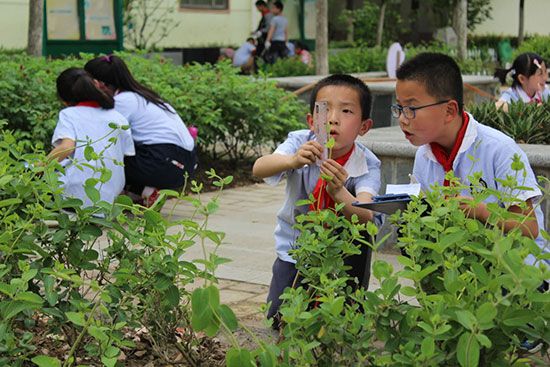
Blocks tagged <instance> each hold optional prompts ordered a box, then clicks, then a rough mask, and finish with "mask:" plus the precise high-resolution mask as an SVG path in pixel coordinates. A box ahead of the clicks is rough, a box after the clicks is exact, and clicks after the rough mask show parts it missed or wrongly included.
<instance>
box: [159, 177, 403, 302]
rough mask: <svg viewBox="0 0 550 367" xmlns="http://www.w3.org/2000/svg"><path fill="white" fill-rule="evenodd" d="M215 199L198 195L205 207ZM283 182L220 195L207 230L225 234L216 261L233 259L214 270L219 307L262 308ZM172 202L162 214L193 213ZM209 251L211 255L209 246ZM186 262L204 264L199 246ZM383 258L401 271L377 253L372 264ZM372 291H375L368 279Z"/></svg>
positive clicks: (391, 258) (391, 259) (392, 257)
mask: <svg viewBox="0 0 550 367" xmlns="http://www.w3.org/2000/svg"><path fill="white" fill-rule="evenodd" d="M214 195H216V193H212V192H210V193H204V194H202V195H201V199H202V200H203V202H206V201H207V200H209V199H210V198H212V197H213V196H214ZM283 198H284V182H283V183H282V184H280V185H278V186H275V187H272V186H268V185H266V184H255V185H251V186H244V187H238V188H229V189H226V190H224V191H223V192H222V194H221V196H220V200H219V210H218V211H217V212H216V213H215V214H213V215H211V216H210V218H209V222H208V228H209V229H210V230H214V231H220V232H224V233H225V234H226V236H225V239H224V240H223V244H222V246H220V248H219V249H218V255H219V256H222V257H226V258H229V259H231V260H232V261H231V262H230V263H227V264H223V265H221V266H220V267H219V268H218V272H217V274H216V275H217V277H218V278H219V279H222V280H224V281H222V282H221V283H220V288H221V297H222V301H224V302H226V303H228V304H238V303H239V302H243V301H244V302H252V303H258V304H259V303H262V302H264V301H265V298H266V294H267V289H268V287H267V286H269V282H270V280H271V265H272V264H273V261H274V260H275V249H274V240H273V230H274V229H275V220H276V214H277V211H278V210H279V208H280V207H281V205H282V203H283ZM174 204H175V202H174V201H168V202H167V203H166V205H165V206H164V208H163V211H162V212H163V214H164V215H169V214H170V212H172V213H173V214H172V215H173V216H174V217H175V218H189V217H190V216H191V215H192V213H193V207H192V206H191V205H190V204H189V203H187V202H180V203H178V204H177V205H176V206H175V207H174ZM206 247H207V249H208V250H213V249H214V246H213V244H212V243H207V246H206ZM185 258H187V259H189V260H191V259H198V258H202V249H201V247H200V246H193V247H191V248H190V249H189V250H188V252H187V253H186V255H185ZM376 258H381V259H384V260H386V261H389V262H391V263H392V264H393V265H394V268H395V269H397V268H400V265H399V264H398V263H397V261H396V259H395V255H392V254H385V253H379V254H374V255H373V260H374V259H376ZM370 286H371V287H378V284H376V282H375V280H374V279H372V277H371V284H370Z"/></svg>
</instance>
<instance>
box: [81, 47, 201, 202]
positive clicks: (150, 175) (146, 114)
mask: <svg viewBox="0 0 550 367" xmlns="http://www.w3.org/2000/svg"><path fill="white" fill-rule="evenodd" d="M84 68H85V69H86V71H88V72H89V73H90V74H92V76H93V77H94V78H96V79H97V80H99V81H100V82H101V85H102V87H103V88H104V89H105V90H106V91H108V92H109V93H111V94H112V95H114V99H115V110H117V111H118V112H120V113H121V114H122V115H123V116H124V117H126V119H127V120H128V122H129V123H130V127H131V129H132V136H133V138H134V142H135V144H136V155H135V157H127V158H126V159H125V160H124V166H125V167H124V172H125V173H126V184H127V190H128V191H129V192H132V193H134V194H136V195H140V196H141V197H142V199H143V202H144V205H145V206H148V207H150V206H152V205H153V204H154V203H155V201H156V200H157V199H158V191H159V189H173V190H177V189H179V188H181V187H182V186H183V185H184V182H185V173H188V174H189V175H191V174H192V173H193V172H194V170H195V162H196V156H195V151H194V147H195V142H194V140H193V137H192V136H191V134H190V132H189V130H188V129H187V127H186V126H185V124H184V123H183V121H182V120H181V118H180V117H179V116H178V114H177V113H176V111H175V110H174V108H173V107H172V106H170V105H169V104H168V103H166V102H165V101H164V100H162V98H161V97H160V96H159V95H158V94H157V93H156V92H154V91H153V90H151V89H149V88H147V87H145V86H144V85H142V84H140V83H139V82H138V81H137V80H135V79H134V77H133V76H132V74H131V73H130V70H129V69H128V66H126V63H125V62H124V61H123V60H122V59H121V58H120V57H118V56H114V55H110V56H101V57H97V58H95V59H92V60H90V61H88V62H87V63H86V65H85V66H84Z"/></svg>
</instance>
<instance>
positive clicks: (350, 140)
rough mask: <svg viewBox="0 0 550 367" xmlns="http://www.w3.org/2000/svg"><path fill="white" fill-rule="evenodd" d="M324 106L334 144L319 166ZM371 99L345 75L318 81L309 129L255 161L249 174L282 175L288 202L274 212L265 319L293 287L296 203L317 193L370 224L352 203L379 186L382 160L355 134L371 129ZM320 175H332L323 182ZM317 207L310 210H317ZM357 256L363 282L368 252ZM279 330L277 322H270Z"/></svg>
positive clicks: (271, 178)
mask: <svg viewBox="0 0 550 367" xmlns="http://www.w3.org/2000/svg"><path fill="white" fill-rule="evenodd" d="M319 101H326V102H328V116H327V119H328V123H329V124H330V136H331V137H332V138H334V140H335V144H334V147H333V149H332V159H327V160H325V161H324V162H323V163H322V165H321V167H319V166H318V165H317V164H315V162H316V161H317V160H318V159H320V158H321V157H322V152H323V147H322V146H321V145H320V144H319V143H318V142H316V141H315V135H314V133H313V117H312V113H313V108H314V106H315V102H319ZM370 110H371V95H370V92H369V89H368V88H367V86H366V85H365V84H364V83H363V82H362V81H361V80H359V79H357V78H354V77H352V76H349V75H332V76H329V77H327V78H325V79H323V80H321V81H320V82H319V83H317V85H316V86H315V88H314V89H313V91H312V94H311V100H310V111H311V113H310V114H308V115H307V123H308V126H309V129H308V130H298V131H293V132H291V133H289V135H288V138H287V139H286V140H285V141H284V142H283V143H282V144H281V145H279V147H277V149H276V150H275V152H274V153H272V154H268V155H265V156H263V157H260V158H258V159H257V160H256V162H255V163H254V167H253V169H252V170H253V174H254V175H255V176H257V177H261V178H264V179H265V181H266V182H267V183H269V184H271V185H276V184H277V183H278V182H280V181H281V179H282V178H283V176H286V178H287V181H286V198H285V202H284V204H283V207H282V208H281V210H280V211H279V213H278V214H277V227H276V229H275V249H276V251H277V259H276V260H275V263H274V264H273V277H272V280H271V285H270V288H269V295H268V299H267V301H268V302H271V306H270V308H269V311H268V315H267V316H268V318H272V317H275V316H277V313H278V310H279V307H280V305H281V303H282V302H281V300H280V299H279V296H280V295H281V294H282V293H283V291H284V289H285V288H287V287H290V286H292V283H293V280H294V278H295V277H296V273H297V271H296V266H295V263H296V261H295V260H294V259H293V258H292V256H291V255H289V253H288V251H289V250H291V249H292V248H293V246H294V245H295V240H296V238H298V236H299V232H298V230H296V229H294V224H295V218H296V216H298V215H300V214H304V213H307V212H308V211H309V210H314V209H312V208H308V207H307V206H296V202H297V201H298V200H303V199H307V198H308V197H309V194H312V193H313V196H314V197H315V198H318V197H319V195H320V198H321V199H320V202H321V203H323V205H322V206H321V209H325V208H333V207H334V205H335V204H339V203H344V204H345V206H344V208H343V211H342V213H343V214H344V215H345V216H346V217H347V218H349V217H351V215H353V214H356V215H357V216H358V217H359V220H360V221H361V222H363V223H364V222H367V221H371V220H373V213H372V212H371V211H369V210H365V209H361V208H356V207H353V206H352V205H351V203H353V202H354V201H357V200H358V201H362V202H369V201H372V199H371V198H372V196H374V195H376V194H377V192H378V189H379V188H380V161H379V160H378V159H377V158H376V156H375V155H374V154H373V153H372V152H371V151H369V150H368V149H367V148H366V147H364V146H363V145H361V144H359V143H356V142H355V139H356V138H357V136H359V135H364V134H366V133H367V131H369V129H370V128H371V127H372V120H371V119H370V118H369V116H370ZM321 173H323V174H326V175H328V176H331V177H333V179H332V180H331V181H329V182H328V183H326V182H325V181H324V180H321V178H320V175H321ZM316 205H317V203H316V204H315V206H314V208H316ZM362 250H363V253H362V254H361V255H357V256H352V257H350V258H348V259H347V260H349V262H351V264H350V263H347V264H348V265H351V267H352V270H351V271H350V276H352V277H357V278H359V280H360V281H362V278H363V276H364V274H365V273H366V269H368V266H369V264H370V249H365V248H362ZM274 327H278V323H277V322H275V323H274Z"/></svg>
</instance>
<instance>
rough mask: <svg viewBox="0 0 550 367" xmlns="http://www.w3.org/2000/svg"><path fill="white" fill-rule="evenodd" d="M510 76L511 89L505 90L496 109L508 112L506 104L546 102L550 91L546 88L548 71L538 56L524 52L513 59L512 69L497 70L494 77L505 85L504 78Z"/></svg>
mask: <svg viewBox="0 0 550 367" xmlns="http://www.w3.org/2000/svg"><path fill="white" fill-rule="evenodd" d="M508 75H511V77H512V87H511V88H509V89H507V90H505V91H504V92H503V93H502V94H501V96H500V99H499V100H498V101H497V102H496V106H497V108H500V107H502V108H503V110H504V111H508V104H510V103H516V102H523V103H537V104H540V103H543V102H546V101H547V100H548V97H549V96H550V90H549V89H548V87H547V86H546V80H547V79H548V71H547V69H546V64H545V62H544V60H543V59H542V57H540V56H539V55H537V54H535V53H532V52H526V53H523V54H521V55H519V56H518V57H516V58H515V60H514V63H513V64H512V67H510V68H509V69H497V70H496V72H495V77H497V78H499V79H500V82H501V83H502V84H505V83H506V77H507V76H508Z"/></svg>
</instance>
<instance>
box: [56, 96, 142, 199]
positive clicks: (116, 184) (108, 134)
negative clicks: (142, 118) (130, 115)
mask: <svg viewBox="0 0 550 367" xmlns="http://www.w3.org/2000/svg"><path fill="white" fill-rule="evenodd" d="M111 123H114V124H116V125H117V126H128V121H127V120H126V119H125V118H124V116H122V115H121V114H120V113H118V112H116V111H115V110H114V109H111V110H105V109H102V108H96V107H86V106H73V107H67V108H65V109H63V110H61V112H59V120H58V122H57V126H56V127H55V131H54V133H53V137H52V144H53V145H54V146H57V145H59V143H61V140H62V139H71V140H74V141H75V145H76V149H75V150H74V152H73V154H72V155H71V156H69V157H68V158H66V159H65V160H63V161H62V162H61V164H62V165H63V166H65V174H64V175H62V176H61V177H60V180H61V181H62V182H63V190H64V192H65V195H66V196H68V197H74V198H77V199H81V200H82V201H83V202H84V206H90V205H91V204H92V202H91V200H90V199H89V198H88V196H87V195H86V192H85V191H84V183H85V182H86V180H87V179H89V178H93V177H95V178H99V177H100V176H101V173H100V172H94V170H93V169H92V168H91V167H87V166H86V165H91V166H93V167H97V168H100V167H103V166H105V168H107V169H109V170H110V171H111V173H112V176H111V178H110V179H109V180H108V181H107V182H105V183H103V184H102V183H101V182H100V183H98V184H97V185H96V186H95V187H96V188H97V189H98V190H99V193H100V197H101V200H104V201H106V202H109V203H112V202H113V201H114V200H115V198H116V197H117V195H119V194H120V192H121V191H122V189H123V188H124V182H125V178H124V166H123V162H124V156H125V155H134V154H135V151H134V142H133V140H132V134H131V133H130V129H126V130H124V129H122V128H116V129H112V128H111V127H109V124H111ZM113 137H114V138H116V141H115V142H111V141H109V140H110V139H111V138H113ZM88 142H89V143H90V146H91V147H92V148H93V149H94V151H95V152H96V153H97V154H100V155H101V156H102V157H103V158H102V159H98V160H93V161H87V160H86V158H85V157H84V149H85V147H86V145H87V143H88Z"/></svg>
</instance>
